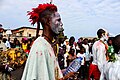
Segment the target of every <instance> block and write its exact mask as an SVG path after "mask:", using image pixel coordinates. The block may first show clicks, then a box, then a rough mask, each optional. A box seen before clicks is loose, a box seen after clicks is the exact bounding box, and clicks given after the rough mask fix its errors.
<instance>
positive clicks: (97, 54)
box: [92, 41, 107, 72]
mask: <svg viewBox="0 0 120 80" xmlns="http://www.w3.org/2000/svg"><path fill="white" fill-rule="evenodd" d="M92 52H93V62H92V64H94V65H97V66H98V69H99V70H100V72H102V71H103V66H104V64H105V63H106V62H107V61H106V55H105V54H106V49H105V45H104V44H103V43H102V42H100V41H96V42H95V43H94V44H93V47H92Z"/></svg>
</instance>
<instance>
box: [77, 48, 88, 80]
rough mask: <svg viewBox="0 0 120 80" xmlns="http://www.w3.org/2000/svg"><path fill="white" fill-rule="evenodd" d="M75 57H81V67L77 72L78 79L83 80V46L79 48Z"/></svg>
mask: <svg viewBox="0 0 120 80" xmlns="http://www.w3.org/2000/svg"><path fill="white" fill-rule="evenodd" d="M77 57H81V58H82V61H81V67H80V69H79V70H78V71H79V74H78V76H79V78H82V79H83V80H84V79H85V59H86V58H85V48H84V47H83V46H81V47H80V50H79V51H78V53H77Z"/></svg>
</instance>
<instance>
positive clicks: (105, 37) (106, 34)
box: [101, 33, 109, 41]
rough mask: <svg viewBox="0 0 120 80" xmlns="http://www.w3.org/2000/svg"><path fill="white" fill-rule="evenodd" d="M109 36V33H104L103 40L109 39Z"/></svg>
mask: <svg viewBox="0 0 120 80" xmlns="http://www.w3.org/2000/svg"><path fill="white" fill-rule="evenodd" d="M108 38H109V35H108V33H105V34H103V36H102V38H101V40H102V41H107V40H108Z"/></svg>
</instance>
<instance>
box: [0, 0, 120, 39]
mask: <svg viewBox="0 0 120 80" xmlns="http://www.w3.org/2000/svg"><path fill="white" fill-rule="evenodd" d="M46 2H49V0H0V24H2V25H3V28H5V29H16V28H19V27H22V26H29V27H30V26H31V27H36V25H35V26H32V25H31V24H30V22H29V20H28V16H27V11H31V9H32V8H34V7H37V6H38V4H40V3H46ZM53 3H54V4H55V5H57V7H58V11H59V13H60V14H61V18H62V22H63V27H64V29H65V31H64V32H65V35H67V36H68V37H70V36H75V38H76V39H78V38H79V37H83V36H85V37H88V36H96V31H97V30H98V29H99V28H105V29H107V30H108V32H110V33H111V34H114V35H117V34H119V33H120V0H53Z"/></svg>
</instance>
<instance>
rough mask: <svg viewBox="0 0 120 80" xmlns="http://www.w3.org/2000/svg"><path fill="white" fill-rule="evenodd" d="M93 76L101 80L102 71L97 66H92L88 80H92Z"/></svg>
mask: <svg viewBox="0 0 120 80" xmlns="http://www.w3.org/2000/svg"><path fill="white" fill-rule="evenodd" d="M91 76H93V78H94V79H95V80H99V79H100V71H99V69H98V66H97V65H94V64H90V67H89V77H88V80H90V77H91Z"/></svg>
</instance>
